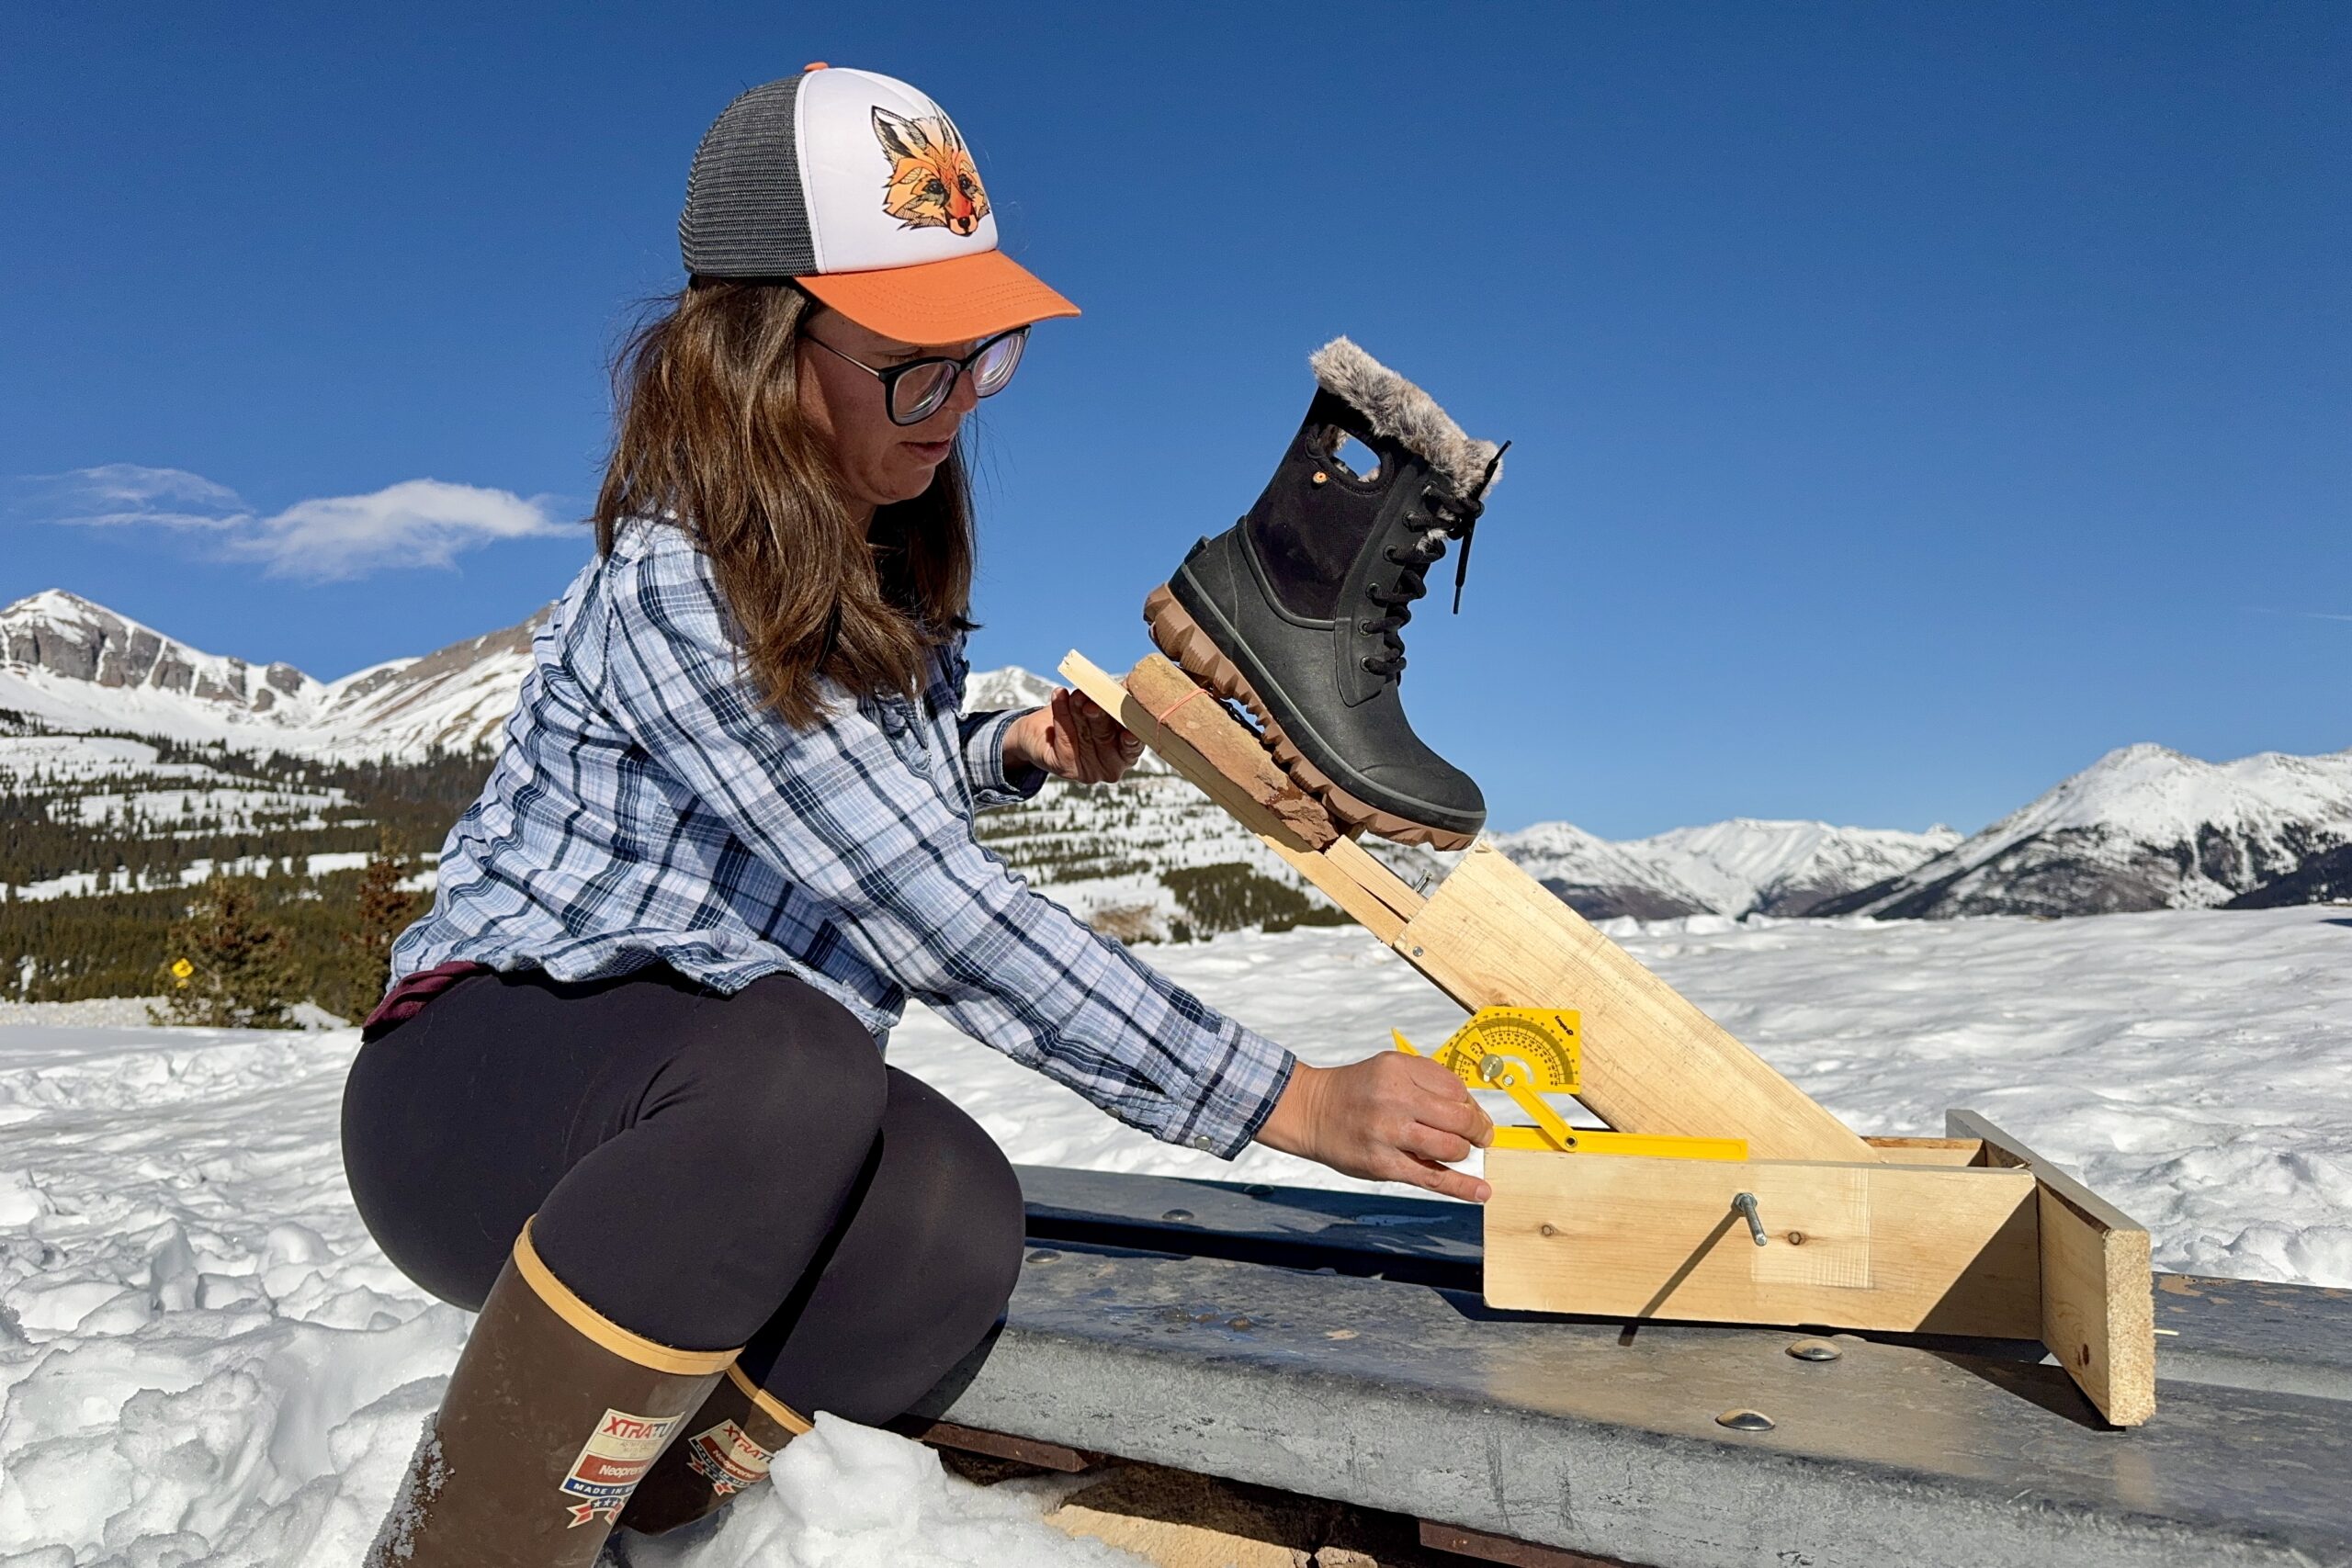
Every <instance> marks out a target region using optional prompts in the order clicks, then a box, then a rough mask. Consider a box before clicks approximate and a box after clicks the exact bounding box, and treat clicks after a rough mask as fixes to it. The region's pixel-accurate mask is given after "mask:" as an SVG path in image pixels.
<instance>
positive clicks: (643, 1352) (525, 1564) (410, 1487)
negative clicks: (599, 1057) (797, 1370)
mask: <svg viewBox="0 0 2352 1568" xmlns="http://www.w3.org/2000/svg"><path fill="white" fill-rule="evenodd" d="M739 1348H740V1347H739ZM735 1356H736V1351H735V1350H678V1349H673V1348H670V1347H668V1346H666V1345H659V1344H656V1343H654V1342H653V1341H652V1340H650V1339H647V1338H643V1337H639V1336H638V1335H635V1334H632V1333H630V1332H629V1331H628V1329H626V1328H623V1327H621V1326H620V1325H618V1324H616V1323H613V1322H611V1321H610V1320H609V1319H606V1318H605V1317H603V1316H600V1315H599V1314H597V1313H596V1311H595V1309H594V1308H593V1307H591V1306H589V1305H588V1303H585V1302H583V1301H582V1300H581V1299H580V1298H579V1297H578V1296H576V1295H574V1294H572V1293H571V1291H569V1290H568V1289H566V1288H565V1287H564V1285H563V1283H562V1282H561V1281H560V1280H557V1279H556V1277H555V1276H554V1275H553V1274H551V1273H549V1272H548V1267H547V1265H546V1264H545V1263H543V1262H541V1261H540V1260H539V1256H538V1253H537V1251H535V1250H534V1249H533V1247H532V1246H531V1228H530V1226H529V1225H528V1224H526V1225H525V1226H524V1227H523V1234H522V1235H521V1236H519V1237H517V1238H516V1240H515V1250H514V1252H513V1253H512V1254H511V1255H510V1256H509V1257H508V1258H507V1260H506V1266H505V1267H504V1268H503V1269H500V1270H499V1274H498V1280H497V1282H496V1283H495V1284H494V1285H492V1287H491V1292H490V1299H489V1300H487V1301H485V1302H484V1303H482V1309H481V1317H480V1318H479V1319H478V1320H476V1322H475V1324H474V1331H473V1333H472V1335H471V1336H469V1337H468V1338H467V1340H466V1348H465V1350H464V1351H463V1353H461V1354H460V1355H459V1356H458V1366H457V1370H456V1371H453V1372H451V1373H450V1374H449V1388H448V1392H447V1393H445V1394H443V1395H442V1398H441V1408H440V1411H439V1412H438V1413H437V1414H436V1415H435V1416H434V1418H433V1421H432V1423H431V1425H429V1426H428V1427H426V1428H425V1432H424V1440H423V1441H422V1442H420V1443H419V1444H418V1446H417V1450H416V1457H415V1458H414V1459H413V1460H412V1461H410V1463H409V1472H408V1476H407V1478H406V1480H405V1481H403V1482H402V1483H401V1489H400V1491H399V1493H398V1494H397V1495H395V1497H394V1500H393V1503H392V1510H391V1512H390V1515H388V1516H387V1517H385V1520H384V1523H383V1527H382V1529H379V1531H378V1532H377V1535H376V1541H375V1544H374V1545H373V1546H371V1547H370V1548H369V1549H368V1556H367V1559H366V1562H367V1564H368V1568H459V1565H462V1568H585V1565H586V1564H589V1563H592V1562H594V1561H595V1559H596V1554H597V1551H598V1549H599V1548H601V1547H602V1546H603V1545H604V1542H605V1537H606V1536H607V1535H609V1534H610V1533H611V1532H612V1527H613V1524H614V1521H616V1519H618V1518H619V1517H620V1514H621V1509H622V1508H623V1506H625V1505H627V1503H628V1499H629V1494H630V1492H631V1491H632V1490H634V1489H635V1487H636V1486H637V1483H638V1482H639V1478H641V1477H642V1476H643V1475H644V1474H645V1472H646V1471H647V1470H648V1469H649V1468H650V1466H651V1465H652V1463H653V1461H655V1460H656V1459H657V1458H659V1457H660V1455H661V1453H662V1450H663V1449H664V1448H665V1447H667V1446H668V1445H669V1443H670V1442H671V1440H672V1439H673V1438H676V1437H677V1436H678V1434H679V1432H680V1431H681V1430H682V1429H683V1428H684V1426H685V1424H686V1417H687V1416H688V1415H689V1414H691V1413H692V1412H693V1411H694V1410H695V1407H696V1406H697V1405H699V1404H701V1403H702V1401H703V1398H704V1396H705V1395H707V1393H710V1391H711V1388H712V1386H713V1385H714V1384H716V1383H717V1382H718V1379H719V1376H720V1374H721V1373H722V1372H723V1371H725V1370H726V1368H727V1367H728V1366H729V1364H730V1363H732V1362H733V1360H734V1359H735Z"/></svg>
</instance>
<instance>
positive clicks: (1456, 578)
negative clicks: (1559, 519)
mask: <svg viewBox="0 0 2352 1568" xmlns="http://www.w3.org/2000/svg"><path fill="white" fill-rule="evenodd" d="M1508 451H1510V442H1508V441H1506V442H1504V443H1503V444H1502V445H1501V446H1498V447H1496V448H1495V455H1494V456H1493V457H1489V458H1487V471H1486V472H1485V473H1483V474H1480V475H1479V476H1478V489H1477V491H1476V493H1475V494H1473V495H1472V496H1471V497H1470V503H1471V504H1472V505H1473V506H1477V507H1478V508H1479V510H1480V511H1484V510H1485V507H1484V505H1483V504H1482V503H1483V502H1484V501H1485V499H1486V494H1487V486H1488V485H1490V484H1492V483H1494V482H1495V469H1496V468H1498V467H1500V466H1501V463H1502V460H1503V454H1504V453H1506V452H1508ZM1477 526H1478V518H1477V514H1476V513H1472V514H1471V517H1470V521H1469V522H1468V523H1465V524H1464V525H1463V527H1462V553H1461V554H1460V555H1458V556H1456V557H1455V558H1453V613H1454V614H1455V615H1460V614H1462V585H1463V583H1464V582H1466V581H1469V578H1470V539H1471V536H1473V535H1474V534H1475V533H1476V531H1477Z"/></svg>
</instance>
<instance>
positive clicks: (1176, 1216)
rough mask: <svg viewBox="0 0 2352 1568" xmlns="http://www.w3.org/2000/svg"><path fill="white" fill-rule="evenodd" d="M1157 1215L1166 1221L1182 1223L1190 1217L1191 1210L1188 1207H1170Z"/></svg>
mask: <svg viewBox="0 0 2352 1568" xmlns="http://www.w3.org/2000/svg"><path fill="white" fill-rule="evenodd" d="M1159 1217H1160V1218H1161V1219H1163V1220H1166V1221H1168V1222H1169V1223H1170V1224H1182V1223H1186V1222H1189V1221H1190V1220H1191V1219H1192V1217H1193V1211H1192V1210H1190V1209H1170V1210H1169V1211H1168V1212H1167V1213H1164V1214H1162V1215H1160V1216H1159Z"/></svg>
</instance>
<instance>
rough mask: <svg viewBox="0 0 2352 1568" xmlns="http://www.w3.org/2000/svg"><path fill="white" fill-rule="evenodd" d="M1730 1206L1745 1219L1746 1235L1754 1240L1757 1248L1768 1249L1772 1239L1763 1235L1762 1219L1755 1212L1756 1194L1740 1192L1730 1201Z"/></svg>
mask: <svg viewBox="0 0 2352 1568" xmlns="http://www.w3.org/2000/svg"><path fill="white" fill-rule="evenodd" d="M1731 1206H1732V1207H1733V1208H1735V1209H1737V1210H1738V1211H1739V1212H1740V1213H1742V1214H1745V1215H1746V1216H1747V1234H1748V1235H1751V1236H1754V1237H1755V1238H1756V1245H1757V1246H1758V1247H1770V1246H1771V1245H1772V1238H1771V1237H1770V1236H1768V1235H1765V1234H1764V1218H1763V1216H1762V1215H1761V1214H1758V1213H1757V1212H1756V1194H1755V1193H1753V1192H1742V1193H1739V1194H1737V1195H1736V1196H1735V1197H1734V1198H1733V1199H1732V1201H1731Z"/></svg>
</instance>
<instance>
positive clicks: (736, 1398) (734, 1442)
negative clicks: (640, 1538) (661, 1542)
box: [621, 1367, 809, 1535]
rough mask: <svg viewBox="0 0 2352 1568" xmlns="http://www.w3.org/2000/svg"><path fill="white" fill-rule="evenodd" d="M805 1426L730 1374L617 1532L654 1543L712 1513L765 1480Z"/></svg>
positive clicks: (656, 1465)
mask: <svg viewBox="0 0 2352 1568" xmlns="http://www.w3.org/2000/svg"><path fill="white" fill-rule="evenodd" d="M807 1430H809V1419H808V1417H807V1416H803V1415H801V1414H800V1412H798V1411H797V1410H795V1409H793V1408H792V1406H790V1405H789V1404H785V1403H784V1401H782V1400H780V1399H778V1398H777V1397H776V1396H775V1395H774V1394H772V1393H769V1392H768V1391H767V1390H765V1389H763V1388H762V1387H761V1386H760V1385H759V1384H757V1383H755V1382H752V1380H751V1379H750V1378H749V1377H748V1376H746V1375H745V1374H744V1371H743V1370H742V1369H741V1367H729V1368H728V1369H727V1375H726V1376H725V1377H723V1378H721V1379H720V1380H719V1382H718V1387H717V1388H714V1389H712V1390H711V1391H710V1397H709V1398H708V1399H706V1400H704V1401H703V1402H702V1408H701V1409H700V1410H697V1411H695V1414H694V1419H693V1420H691V1421H688V1422H687V1423H686V1425H685V1436H684V1437H683V1438H679V1439H678V1441H677V1442H675V1443H673V1444H672V1445H671V1446H670V1448H669V1450H667V1451H666V1452H664V1453H663V1454H662V1457H661V1458H660V1459H658V1460H656V1461H654V1462H653V1468H652V1469H651V1470H650V1471H648V1472H646V1475H645V1479H644V1480H643V1481H640V1482H639V1483H638V1485H637V1495H635V1496H633V1497H631V1498H630V1499H629V1500H628V1507H627V1508H624V1509H622V1510H621V1524H622V1525H623V1527H624V1528H626V1529H633V1530H636V1531H638V1532H639V1533H640V1534H643V1535H660V1534H662V1532H663V1531H664V1530H673V1529H677V1528H678V1527H679V1526H680V1525H686V1524H692V1523H693V1522H694V1521H695V1520H696V1519H699V1518H702V1517H706V1516H707V1515H710V1514H713V1513H716V1512H717V1511H718V1509H719V1507H720V1506H723V1505H724V1504H725V1503H726V1502H727V1501H728V1499H729V1498H731V1497H733V1496H734V1495H735V1494H737V1493H738V1492H741V1491H742V1490H743V1489H744V1488H745V1487H748V1486H754V1485H757V1484H758V1483H760V1482H762V1481H764V1480H766V1479H767V1473H768V1465H769V1463H770V1462H771V1461H773V1460H774V1459H775V1453H776V1450H778V1449H781V1448H782V1447H784V1445H785V1444H786V1443H788V1442H790V1441H791V1440H792V1439H793V1438H797V1437H798V1436H799V1435H800V1434H801V1433H803V1432H805V1431H807Z"/></svg>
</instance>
